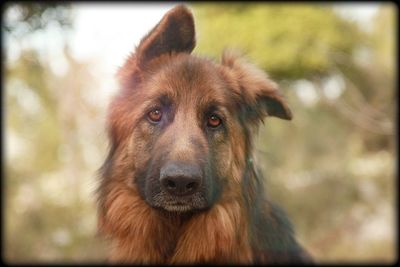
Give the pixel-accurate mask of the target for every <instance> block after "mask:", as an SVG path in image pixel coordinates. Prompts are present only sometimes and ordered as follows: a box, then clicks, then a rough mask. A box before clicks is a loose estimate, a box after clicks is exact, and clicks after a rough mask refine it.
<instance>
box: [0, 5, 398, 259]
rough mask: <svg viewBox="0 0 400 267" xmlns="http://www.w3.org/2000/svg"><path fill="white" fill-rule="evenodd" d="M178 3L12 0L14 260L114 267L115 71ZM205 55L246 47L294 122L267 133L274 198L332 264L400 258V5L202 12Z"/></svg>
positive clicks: (8, 244) (264, 151)
mask: <svg viewBox="0 0 400 267" xmlns="http://www.w3.org/2000/svg"><path fill="white" fill-rule="evenodd" d="M173 6H174V5H173V4H172V3H168V4H161V3H157V4H148V5H145V4H144V3H140V4H128V3H124V4H101V3H96V4H88V3H74V4H69V5H68V4H62V5H61V4H50V2H47V3H46V2H43V3H41V4H40V3H27V2H25V3H23V2H20V3H6V4H5V5H4V9H3V12H4V13H3V23H2V25H3V26H2V35H3V42H2V47H3V51H2V52H3V56H4V59H3V88H4V89H3V91H2V93H3V97H4V99H3V112H4V113H3V145H4V151H3V155H4V162H3V167H4V168H3V176H4V180H3V194H2V203H3V209H2V213H3V214H2V215H3V223H2V231H3V235H2V236H3V238H2V245H3V246H2V247H3V251H2V258H3V260H5V261H6V262H9V263H21V262H29V263H36V262H52V263H53V262H62V263H65V262H75V263H85V262H102V261H104V259H105V255H106V251H107V249H106V246H105V242H104V241H103V240H102V239H100V238H99V237H97V236H96V204H95V199H94V196H93V191H94V190H95V188H96V185H97V174H96V172H97V169H98V168H99V167H100V165H101V164H102V161H103V160H104V158H105V156H106V148H107V140H106V134H105V111H106V108H107V105H108V103H109V101H110V98H111V97H112V95H113V94H115V92H116V90H117V86H116V82H115V80H114V73H115V72H116V70H117V69H118V67H119V66H120V65H122V63H123V62H124V60H125V59H126V57H127V55H128V54H129V52H131V51H133V49H134V47H135V45H137V44H138V43H139V40H140V38H141V37H142V36H143V35H144V34H145V33H147V32H148V31H149V30H150V29H151V28H152V27H153V26H154V25H155V24H156V23H157V22H158V21H159V20H160V19H161V17H162V16H163V14H164V13H165V12H166V11H167V10H168V9H170V8H171V7H173ZM189 7H190V8H191V9H192V10H193V12H194V15H195V19H196V26H197V39H198V46H197V47H196V49H195V51H194V52H195V53H197V54H201V55H205V56H208V57H213V58H216V59H218V58H219V55H220V53H221V51H222V49H223V48H224V47H233V48H237V49H240V50H241V51H243V52H244V53H245V54H247V56H248V57H249V59H250V60H251V61H253V62H255V63H256V64H257V65H258V66H260V67H261V68H263V69H264V70H266V71H267V72H268V73H269V75H270V76H271V77H272V78H273V79H274V80H275V81H277V82H278V83H279V84H280V87H281V89H282V91H283V92H284V94H285V95H286V96H287V98H288V101H289V103H290V106H291V109H292V111H293V113H294V120H293V121H291V122H287V121H282V120H278V119H274V118H271V119H267V120H266V122H265V125H264V126H262V127H261V128H260V133H259V135H258V137H257V155H258V162H259V164H260V165H261V166H262V170H263V172H264V174H265V176H266V177H267V183H266V186H267V188H266V189H267V191H268V193H269V195H271V197H272V198H273V199H275V200H276V201H277V202H278V203H280V204H281V206H283V207H284V208H285V210H286V211H287V213H288V214H289V216H290V218H291V220H292V222H293V224H294V225H295V227H296V232H297V235H298V239H299V240H300V241H301V243H302V244H303V245H304V246H305V247H306V248H307V249H308V250H309V251H310V253H311V254H312V255H313V256H314V257H315V259H316V260H317V261H319V262H322V263H337V262H349V263H363V262H365V263H368V262H386V263H391V262H393V261H394V260H397V239H396V237H397V218H398V217H397V213H396V204H395V203H396V200H397V181H396V176H397V169H396V164H395V160H396V157H397V150H396V149H395V148H396V143H397V139H396V137H397V133H396V129H397V125H396V124H395V118H396V115H395V114H396V112H397V102H396V99H397V96H398V92H397V91H396V88H397V87H396V86H397V82H398V81H397V76H396V73H397V69H396V64H395V63H396V61H395V59H396V58H397V56H398V55H397V50H396V48H397V43H395V42H396V33H397V31H398V28H397V27H398V26H397V8H396V6H395V4H390V3H359V4H356V3H353V4H350V3H345V4H343V3H330V4H327V3H325V4H293V3H291V4H277V3H274V4H268V3H252V4H244V3H235V4H214V3H202V4H190V3H189Z"/></svg>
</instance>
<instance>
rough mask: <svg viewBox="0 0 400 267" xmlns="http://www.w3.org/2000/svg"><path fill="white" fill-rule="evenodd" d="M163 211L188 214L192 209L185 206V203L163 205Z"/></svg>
mask: <svg viewBox="0 0 400 267" xmlns="http://www.w3.org/2000/svg"><path fill="white" fill-rule="evenodd" d="M162 208H163V209H164V210H166V211H170V212H178V213H180V212H188V211H192V210H193V207H192V205H189V204H185V203H179V202H176V203H164V205H163V207H162Z"/></svg>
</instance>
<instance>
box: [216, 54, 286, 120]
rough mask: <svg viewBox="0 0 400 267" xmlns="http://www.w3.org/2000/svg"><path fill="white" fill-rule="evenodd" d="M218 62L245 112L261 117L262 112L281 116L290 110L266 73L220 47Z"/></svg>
mask: <svg viewBox="0 0 400 267" xmlns="http://www.w3.org/2000/svg"><path fill="white" fill-rule="evenodd" d="M221 64H222V66H223V67H224V71H223V74H224V76H225V77H226V78H227V80H228V82H229V83H230V85H231V88H232V89H233V90H234V93H235V94H236V96H237V98H238V101H239V102H240V104H241V105H242V107H243V106H244V111H245V112H246V115H248V116H250V117H252V118H258V119H261V120H262V119H263V118H264V117H265V116H266V115H269V116H274V117H278V118H281V119H285V120H291V119H292V112H291V111H290V109H289V106H288V105H287V102H286V100H285V98H284V96H283V95H282V94H281V93H280V91H279V89H278V86H277V84H276V83H275V82H273V81H272V80H270V79H269V78H268V76H267V75H266V73H264V72H263V71H262V70H260V69H258V68H257V67H255V66H254V65H252V64H250V63H249V62H247V61H246V60H245V59H244V58H243V57H242V56H240V55H239V53H238V52H236V51H232V50H229V51H224V53H223V54H222V60H221Z"/></svg>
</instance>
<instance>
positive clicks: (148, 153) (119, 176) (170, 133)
mask: <svg viewBox="0 0 400 267" xmlns="http://www.w3.org/2000/svg"><path fill="white" fill-rule="evenodd" d="M194 46H195V36H194V23H193V17H192V15H191V13H190V12H189V10H187V8H185V7H183V6H178V7H176V8H174V9H172V10H171V11H170V12H168V13H167V14H166V15H165V16H164V18H163V19H162V20H161V22H160V23H159V24H158V25H157V26H156V27H155V28H154V29H153V30H152V31H151V32H150V33H149V34H148V35H147V36H146V37H144V39H143V40H142V41H141V43H140V44H139V47H138V48H137V49H136V52H135V53H134V54H133V55H131V56H130V57H129V58H128V59H127V61H126V63H125V64H124V66H123V67H122V68H121V69H120V71H119V72H118V78H119V81H120V87H121V90H120V92H119V94H118V95H117V96H116V97H115V99H114V100H113V101H112V103H111V105H110V109H109V116H108V127H109V128H108V132H109V138H110V141H111V146H110V153H109V156H108V158H107V160H106V161H105V163H104V165H103V167H102V179H101V183H100V186H99V190H98V200H99V230H100V232H101V233H103V234H105V235H106V236H108V237H109V238H110V239H111V242H112V250H111V253H110V261H112V262H126V263H140V264H149V263H168V264H181V263H255V262H275V261H277V262H285V261H302V260H307V257H306V256H305V255H306V254H305V252H304V251H303V250H302V249H301V247H300V246H298V244H297V242H296V241H295V239H294V238H293V235H292V230H291V227H290V224H289V223H288V222H287V220H286V217H285V215H283V214H281V211H280V210H279V209H278V208H277V207H276V206H274V205H273V204H272V203H271V202H270V201H269V200H268V199H267V198H266V197H265V194H264V192H263V190H262V178H261V177H259V175H258V174H257V172H256V170H255V168H254V166H253V164H252V158H253V157H252V141H251V140H252V139H251V136H252V134H253V133H254V132H255V131H256V130H257V126H258V124H259V122H260V121H261V120H262V119H263V118H264V117H265V116H267V115H269V116H276V117H280V118H283V119H291V116H292V115H291V112H290V110H289V108H288V106H287V104H286V101H285V99H284V98H283V96H282V95H281V94H280V93H279V91H278V88H277V85H276V84H275V83H274V82H272V81H271V80H269V79H268V77H267V76H266V75H265V74H264V73H263V72H262V71H261V70H259V69H257V68H256V67H254V66H253V65H251V64H249V63H248V62H246V61H245V60H244V59H243V58H242V57H240V56H238V55H236V54H234V53H232V52H225V53H224V55H223V56H222V60H221V63H217V62H214V61H212V60H208V59H204V58H200V57H196V56H193V55H190V52H191V51H192V50H193V48H194ZM160 101H161V102H162V101H166V103H164V102H162V104H157V105H159V106H168V107H169V109H168V110H167V111H166V112H165V114H173V117H171V118H168V120H167V118H166V119H165V120H166V121H165V122H164V121H163V122H162V123H160V124H157V125H152V124H150V123H149V122H148V121H146V119H144V116H145V114H146V112H148V108H149V107H151V106H152V105H153V104H154V103H159V102H160ZM216 107H218V108H217V112H218V114H220V116H221V117H222V118H223V126H221V127H220V128H218V130H212V129H208V128H207V127H205V126H204V125H203V124H202V121H204V118H205V117H204V116H205V115H204V114H206V113H207V112H208V110H210V109H215V108H216ZM165 116H167V115H165ZM171 116H172V115H171ZM163 123H164V124H165V125H167V126H162V125H164V124H163ZM204 127H205V128H206V129H205V128H204ZM166 158H167V159H168V160H170V161H171V160H173V161H179V162H186V163H187V162H194V163H196V164H199V166H201V167H202V170H203V172H202V173H203V176H204V177H203V178H202V179H204V181H203V182H202V183H201V185H202V186H203V187H204V188H203V187H202V188H201V189H199V193H198V195H196V196H191V199H190V201H189V200H188V203H189V204H188V205H189V206H190V208H189V210H188V211H185V212H180V211H177V212H171V211H168V210H166V209H168V204H166V203H167V202H168V201H169V200H171V199H172V200H175V198H171V196H169V195H167V194H165V193H164V192H163V191H162V189H159V184H158V183H159V181H158V180H157V178H154V177H158V175H159V170H160V169H162V166H163V164H165V159H166ZM145 177H147V178H145ZM149 179H154V181H149ZM207 179H208V180H207ZM205 185H209V186H207V187H206V186H205ZM154 188H155V189H154ZM152 190H153V191H152ZM154 190H155V191H154ZM159 190H161V193H160V192H159ZM200 193H201V194H200ZM157 194H158V195H157ZM185 201H186V200H185ZM185 208H186V206H185Z"/></svg>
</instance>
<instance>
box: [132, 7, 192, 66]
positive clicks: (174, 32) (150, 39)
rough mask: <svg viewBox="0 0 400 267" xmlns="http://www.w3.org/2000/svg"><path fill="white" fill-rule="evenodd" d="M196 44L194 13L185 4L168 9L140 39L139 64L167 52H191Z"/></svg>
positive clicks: (137, 56)
mask: <svg viewBox="0 0 400 267" xmlns="http://www.w3.org/2000/svg"><path fill="white" fill-rule="evenodd" d="M195 45H196V39H195V29H194V20H193V16H192V13H191V12H190V11H189V9H188V8H186V7H185V6H183V5H178V6H176V7H175V8H173V9H171V10H170V11H168V12H167V13H166V14H165V15H164V17H163V18H162V19H161V21H160V22H159V23H158V24H157V25H156V26H155V27H154V28H153V29H152V30H151V31H150V32H149V33H148V34H147V35H146V36H145V37H144V38H143V39H142V40H141V41H140V44H139V46H138V48H137V49H136V58H137V61H138V64H139V66H140V65H143V64H144V63H145V62H147V61H149V60H151V59H153V58H155V57H157V56H159V55H162V54H165V53H170V52H186V53H190V52H192V50H193V49H194V47H195Z"/></svg>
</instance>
